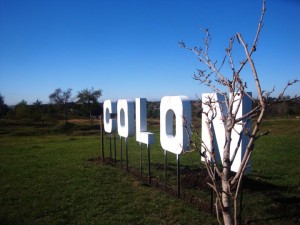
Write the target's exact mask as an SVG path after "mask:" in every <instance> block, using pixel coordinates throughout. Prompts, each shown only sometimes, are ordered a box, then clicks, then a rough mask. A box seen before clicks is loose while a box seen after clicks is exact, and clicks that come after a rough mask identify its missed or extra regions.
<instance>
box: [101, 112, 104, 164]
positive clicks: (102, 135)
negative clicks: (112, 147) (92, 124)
mask: <svg viewBox="0 0 300 225" xmlns="http://www.w3.org/2000/svg"><path fill="white" fill-rule="evenodd" d="M100 130H101V155H102V162H104V128H103V121H102V116H101V118H100Z"/></svg>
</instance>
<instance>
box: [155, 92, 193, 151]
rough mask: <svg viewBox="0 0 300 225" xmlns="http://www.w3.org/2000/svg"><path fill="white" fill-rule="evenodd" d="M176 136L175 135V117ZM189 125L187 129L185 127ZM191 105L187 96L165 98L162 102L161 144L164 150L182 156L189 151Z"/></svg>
mask: <svg viewBox="0 0 300 225" xmlns="http://www.w3.org/2000/svg"><path fill="white" fill-rule="evenodd" d="M174 115H175V117H176V134H175V136H174V135H173V116H174ZM184 123H186V124H187V127H185V126H184ZM190 124H191V105H190V100H189V98H188V97H186V96H165V97H163V98H162V99H161V102H160V143H161V146H162V148H163V149H164V150H167V151H169V152H172V153H175V154H180V153H181V152H182V151H183V150H188V149H189V137H190V132H191V131H190Z"/></svg>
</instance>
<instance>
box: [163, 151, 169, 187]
mask: <svg viewBox="0 0 300 225" xmlns="http://www.w3.org/2000/svg"><path fill="white" fill-rule="evenodd" d="M167 169H168V166H167V150H165V182H164V186H165V189H167Z"/></svg>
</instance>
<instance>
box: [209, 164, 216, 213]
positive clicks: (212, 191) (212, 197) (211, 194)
mask: <svg viewBox="0 0 300 225" xmlns="http://www.w3.org/2000/svg"><path fill="white" fill-rule="evenodd" d="M215 176H216V167H214V177H215ZM213 212H214V190H213V189H212V188H211V192H210V213H211V214H213Z"/></svg>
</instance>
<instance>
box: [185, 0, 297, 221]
mask: <svg viewBox="0 0 300 225" xmlns="http://www.w3.org/2000/svg"><path fill="white" fill-rule="evenodd" d="M265 11H266V9H265V0H263V4H262V13H261V17H260V20H259V23H258V27H257V31H256V35H255V38H254V41H253V43H252V45H247V44H246V42H245V41H244V39H243V37H242V35H241V34H240V33H236V35H234V36H233V37H231V38H230V41H229V46H228V47H227V48H226V50H225V56H224V58H223V60H222V61H221V63H218V62H217V61H214V60H213V59H212V58H211V57H210V55H209V49H210V45H211V40H212V38H211V35H210V32H209V30H208V29H205V30H204V33H205V37H204V38H203V42H202V46H203V47H200V48H198V47H194V48H189V47H187V46H186V45H185V44H184V43H183V42H180V43H179V44H180V46H181V47H183V48H186V49H188V50H190V51H192V52H193V53H195V54H196V56H197V57H198V59H199V61H200V62H201V64H202V65H203V66H204V69H198V73H197V74H195V75H194V79H195V80H197V81H199V82H201V83H202V84H204V85H206V86H208V87H209V88H211V89H212V90H213V91H214V92H215V93H216V94H218V95H219V96H221V98H220V99H221V100H220V99H219V100H218V99H215V98H213V97H211V96H208V97H207V99H202V102H203V104H204V105H205V106H206V108H208V109H209V110H208V111H202V116H203V117H205V123H206V126H207V129H208V130H209V138H208V139H209V140H203V139H202V140H201V141H200V146H201V149H202V150H201V149H200V147H199V144H198V145H197V143H196V141H192V140H191V144H192V146H193V147H194V149H196V150H198V151H199V152H200V155H201V157H202V158H203V159H204V162H205V165H206V169H207V171H208V174H209V177H210V182H209V183H208V185H209V186H210V187H211V188H212V189H213V191H214V193H215V209H216V216H217V220H218V222H219V224H223V223H224V224H226V225H231V224H235V225H237V224H238V194H239V192H240V189H241V181H242V178H243V175H244V172H245V170H246V168H247V166H248V165H249V160H250V157H251V155H252V153H253V149H254V142H255V141H256V140H257V139H258V138H260V137H261V136H263V135H266V134H267V133H268V131H261V130H260V125H261V122H262V120H263V118H264V115H265V112H266V108H267V107H268V106H269V105H271V104H274V103H275V102H279V101H282V100H283V99H282V98H283V96H284V93H285V91H286V89H287V87H288V86H290V85H293V84H294V83H296V82H298V80H294V81H291V82H288V83H287V85H286V87H285V88H284V90H283V91H282V92H281V93H280V95H279V96H278V97H277V98H275V100H274V101H272V102H268V101H267V99H268V98H269V96H270V95H271V94H272V93H273V92H274V90H272V91H269V92H266V91H263V90H262V88H261V84H260V80H259V76H258V73H257V70H256V67H255V64H254V61H253V58H252V55H253V53H254V52H255V51H256V50H257V44H258V40H259V37H260V33H261V30H262V27H263V19H264V15H265ZM236 41H237V44H238V46H241V48H242V49H243V51H244V53H245V57H244V58H243V59H242V60H241V61H240V63H239V64H238V66H236V65H237V64H235V60H234V57H233V55H232V53H233V47H234V46H235V44H236ZM226 62H228V64H226ZM224 65H229V67H230V69H231V72H232V74H231V75H229V76H225V75H224V74H223V72H222V71H223V70H222V68H223V66H224ZM246 65H249V66H250V68H251V71H252V78H253V81H254V84H255V87H256V94H257V98H258V99H257V100H256V99H254V98H253V97H252V96H251V95H249V94H248V93H247V92H246V90H247V84H246V82H243V79H242V76H241V72H242V71H243V69H244V68H245V66H246ZM213 76H214V78H212V77H213ZM245 96H247V97H248V98H250V99H251V100H252V101H253V102H255V101H257V102H258V103H257V104H256V105H255V106H254V107H253V108H252V109H250V111H249V112H247V113H245V114H243V115H239V114H238V111H239V109H240V107H241V102H242V99H243V97H245ZM216 104H218V105H221V109H219V110H220V111H221V120H222V123H223V124H224V128H225V133H224V135H225V144H224V147H223V149H222V150H221V151H223V157H222V162H221V163H220V162H218V160H217V157H216V155H217V152H216V149H215V148H214V146H215V145H214V142H215V141H216V140H215V137H214V131H213V128H212V127H213V126H212V123H213V121H214V119H215V118H216V115H217V113H218V112H220V111H218V109H217V107H216ZM251 122H252V126H249V125H250V124H251ZM237 126H239V127H240V128H241V129H239V130H238V131H237V130H236V129H235V128H236V127H237ZM234 132H238V135H239V140H238V141H237V142H234V143H233V141H232V135H233V133H234ZM244 135H246V136H248V142H247V146H246V148H245V153H244V156H243V159H242V161H241V163H240V166H239V168H238V170H237V172H236V173H232V172H231V167H232V164H233V161H234V160H235V157H236V153H237V151H238V149H239V147H240V145H241V139H242V137H243V136H244Z"/></svg>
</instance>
